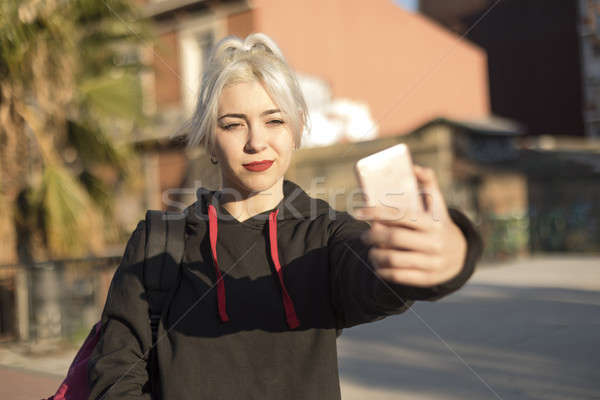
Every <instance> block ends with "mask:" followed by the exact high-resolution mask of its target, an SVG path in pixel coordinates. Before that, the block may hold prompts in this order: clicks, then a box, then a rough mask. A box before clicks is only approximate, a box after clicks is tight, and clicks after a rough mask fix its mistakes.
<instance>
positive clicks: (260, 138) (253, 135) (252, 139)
mask: <svg viewBox="0 0 600 400" xmlns="http://www.w3.org/2000/svg"><path fill="white" fill-rule="evenodd" d="M266 148H267V141H266V135H265V132H263V131H262V130H261V129H260V128H256V127H252V128H249V129H248V140H247V141H246V145H245V146H244V151H246V152H248V153H260V152H261V151H263V150H264V149H266Z"/></svg>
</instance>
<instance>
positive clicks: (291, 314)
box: [208, 204, 300, 329]
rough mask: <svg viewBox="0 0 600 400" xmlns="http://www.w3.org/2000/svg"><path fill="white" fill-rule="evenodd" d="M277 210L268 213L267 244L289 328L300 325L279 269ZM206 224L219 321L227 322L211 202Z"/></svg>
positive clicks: (215, 223) (223, 285)
mask: <svg viewBox="0 0 600 400" xmlns="http://www.w3.org/2000/svg"><path fill="white" fill-rule="evenodd" d="M278 212H279V210H275V211H273V212H271V213H270V214H269V244H270V247H271V259H272V260H273V263H274V264H275V270H276V271H277V276H278V277H279V284H280V285H281V292H282V295H283V300H282V301H283V307H284V308H285V316H286V321H287V324H288V326H289V327H290V329H294V328H297V327H298V326H299V325H300V321H299V320H298V317H297V316H296V310H295V309H294V303H293V302H292V298H291V297H290V295H289V294H288V291H287V289H286V287H285V283H284V281H283V271H282V269H281V264H280V263H279V253H278V250H277V213H278ZM208 225H209V236H210V248H211V251H212V258H213V261H214V263H215V270H216V272H217V279H218V282H217V297H218V307H219V316H220V317H221V321H223V322H227V321H229V317H228V316H227V312H226V304H225V282H224V281H223V279H222V278H221V271H220V270H219V265H218V263H217V231H218V226H217V225H218V220H217V212H216V209H215V207H214V206H213V205H212V204H209V206H208Z"/></svg>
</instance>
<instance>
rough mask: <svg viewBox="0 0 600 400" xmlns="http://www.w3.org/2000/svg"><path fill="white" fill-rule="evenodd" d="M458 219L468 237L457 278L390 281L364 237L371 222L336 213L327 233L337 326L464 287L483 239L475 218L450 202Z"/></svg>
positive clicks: (376, 317) (375, 317)
mask: <svg viewBox="0 0 600 400" xmlns="http://www.w3.org/2000/svg"><path fill="white" fill-rule="evenodd" d="M448 212H449V215H450V217H451V218H452V220H453V221H454V223H455V224H456V225H457V226H458V227H459V228H460V229H461V231H462V233H463V234H464V235H465V238H466V240H467V254H466V257H465V262H464V264H463V267H462V269H461V270H460V271H459V273H458V274H457V275H455V276H454V277H453V278H451V279H449V280H447V281H446V282H442V283H440V284H438V285H435V286H431V287H416V286H409V285H403V284H397V283H392V282H389V281H386V280H384V279H383V278H380V277H379V276H378V275H376V273H375V268H374V266H373V265H372V264H371V263H370V262H369V260H368V256H367V255H368V252H369V249H370V248H371V247H372V246H370V245H366V244H364V243H363V242H362V240H361V239H360V235H361V234H362V233H363V232H364V231H366V230H369V228H370V225H369V224H368V223H366V222H364V221H359V220H357V219H355V218H353V217H352V216H351V215H350V214H348V213H346V212H343V213H338V214H337V215H338V222H337V223H336V224H335V228H334V230H333V232H332V234H331V236H330V238H329V243H328V249H329V265H330V273H331V293H332V302H333V307H334V310H335V312H336V319H337V328H349V327H351V326H354V325H358V324H363V323H366V322H372V321H376V320H380V319H382V318H385V317H387V316H389V315H393V314H400V313H402V312H404V311H406V310H408V308H410V306H411V305H412V304H413V303H414V302H415V301H416V300H426V301H434V300H438V299H440V298H442V297H444V296H447V295H449V294H450V293H452V292H454V291H456V290H458V289H459V288H460V287H462V286H463V285H464V284H465V283H466V282H467V280H468V279H469V278H470V277H471V275H472V274H473V272H474V271H475V265H476V264H477V261H478V260H479V258H480V257H481V253H482V251H483V243H482V240H481V236H480V235H479V233H478V232H477V230H476V229H475V227H474V226H473V224H472V223H471V221H470V220H469V219H468V218H467V217H466V216H465V215H464V214H463V213H462V212H461V211H459V210H457V209H454V208H448Z"/></svg>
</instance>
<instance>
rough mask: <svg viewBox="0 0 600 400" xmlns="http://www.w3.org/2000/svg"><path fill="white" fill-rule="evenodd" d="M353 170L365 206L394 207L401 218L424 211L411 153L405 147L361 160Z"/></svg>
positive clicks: (390, 148) (399, 145) (398, 147)
mask: <svg viewBox="0 0 600 400" xmlns="http://www.w3.org/2000/svg"><path fill="white" fill-rule="evenodd" d="M354 169H355V173H356V177H357V179H358V182H359V184H360V186H361V188H362V190H363V193H364V194H365V202H366V206H368V207H369V206H376V205H383V206H388V207H394V208H396V209H398V211H399V212H400V215H405V214H406V212H407V211H408V212H411V211H424V206H423V201H422V200H421V195H420V193H419V186H418V183H417V178H416V176H415V173H414V171H413V164H412V159H411V156H410V151H409V149H408V147H407V146H406V145H405V144H404V143H400V144H397V145H395V146H392V147H389V148H387V149H385V150H382V151H379V152H377V153H374V154H371V155H370V156H367V157H365V158H361V159H360V160H358V161H357V162H356V165H355V167H354Z"/></svg>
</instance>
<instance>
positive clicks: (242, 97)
mask: <svg viewBox="0 0 600 400" xmlns="http://www.w3.org/2000/svg"><path fill="white" fill-rule="evenodd" d="M278 108H279V107H278V106H277V105H276V104H275V102H274V101H273V99H272V98H271V96H270V95H269V94H268V93H267V91H266V90H265V88H264V86H263V84H262V83H260V82H258V81H251V82H239V83H234V84H231V85H228V86H225V87H224V88H223V90H222V91H221V95H220V96H219V104H218V109H219V116H220V115H223V114H229V113H235V114H261V113H262V112H264V111H267V110H273V109H278Z"/></svg>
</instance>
